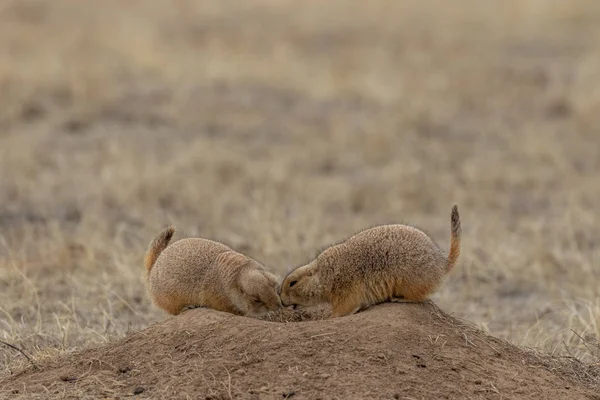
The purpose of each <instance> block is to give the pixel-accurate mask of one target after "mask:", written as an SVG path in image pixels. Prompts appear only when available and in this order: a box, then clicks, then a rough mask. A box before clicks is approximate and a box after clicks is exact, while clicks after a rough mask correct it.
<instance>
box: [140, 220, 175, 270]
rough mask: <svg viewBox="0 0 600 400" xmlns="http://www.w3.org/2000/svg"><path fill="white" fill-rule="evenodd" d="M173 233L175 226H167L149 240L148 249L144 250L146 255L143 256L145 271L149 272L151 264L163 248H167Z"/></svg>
mask: <svg viewBox="0 0 600 400" xmlns="http://www.w3.org/2000/svg"><path fill="white" fill-rule="evenodd" d="M174 233H175V227H173V226H169V227H168V228H166V229H164V230H163V231H162V232H161V233H159V234H158V235H157V236H156V237H155V238H154V239H153V240H152V242H150V245H149V246H148V250H147V251H146V256H145V257H144V266H145V267H146V272H147V273H148V274H149V273H150V270H151V269H152V266H153V265H154V263H155V262H156V259H157V258H158V256H159V255H160V253H162V251H163V250H164V249H166V248H167V246H168V245H169V242H170V241H171V238H172V237H173V234H174Z"/></svg>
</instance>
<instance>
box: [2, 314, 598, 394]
mask: <svg viewBox="0 0 600 400" xmlns="http://www.w3.org/2000/svg"><path fill="white" fill-rule="evenodd" d="M292 321H294V322H292ZM587 373H588V372H586V371H585V367H584V366H583V365H582V364H579V363H577V362H575V361H570V362H566V361H565V362H563V361H557V360H556V359H552V358H550V357H549V356H541V355H539V354H537V353H535V352H533V351H529V350H525V349H521V348H518V347H515V346H513V345H511V344H509V343H507V342H505V341H502V340H500V339H497V338H494V337H491V336H489V335H487V334H485V333H484V332H482V331H480V330H478V329H476V328H475V327H473V326H471V325H470V324H468V323H466V322H463V321H461V320H458V319H456V318H454V317H452V316H450V315H449V314H447V313H445V312H444V311H442V310H440V309H439V308H438V307H437V306H436V305H435V304H434V303H433V302H427V303H423V304H383V305H379V306H376V307H372V308H370V309H368V310H366V311H363V312H360V313H358V314H355V315H351V316H347V317H342V318H336V319H330V318H329V310H328V309H326V308H316V309H313V310H302V311H291V310H283V311H281V312H280V313H278V314H276V315H271V316H270V317H268V318H266V319H265V320H259V319H252V318H246V317H239V316H234V315H231V314H226V313H221V312H216V311H213V310H208V309H194V310H189V311H186V312H184V313H182V314H181V315H179V316H176V317H169V318H167V319H165V320H164V321H162V322H159V323H156V324H154V325H152V326H150V327H149V328H147V329H145V330H143V331H140V332H137V333H133V334H130V335H129V336H127V337H125V338H124V339H122V340H118V341H115V342H113V343H109V344H107V345H104V346H102V347H99V348H94V349H88V350H85V351H81V352H79V353H76V354H72V355H70V356H62V357H60V358H57V359H54V360H50V361H48V362H46V363H44V364H43V365H38V366H37V368H34V367H30V368H28V369H26V370H24V371H22V372H20V373H17V374H15V375H13V376H11V377H8V378H6V379H5V380H4V381H3V382H0V395H7V396H8V395H10V396H12V397H14V398H99V397H102V398H115V399H116V398H131V397H136V398H140V399H185V398H194V399H231V398H236V399H242V398H243V399H286V398H293V399H319V398H320V399H524V398H527V399H548V398H552V399H554V400H558V399H570V400H571V399H600V396H599V395H598V394H596V391H595V390H594V388H593V387H592V386H591V384H589V383H586V382H585V380H584V379H580V378H579V377H585V376H586V374H587Z"/></svg>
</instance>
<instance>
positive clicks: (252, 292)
mask: <svg viewBox="0 0 600 400" xmlns="http://www.w3.org/2000/svg"><path fill="white" fill-rule="evenodd" d="M174 233H175V228H174V227H169V228H166V229H165V230H163V231H162V232H161V233H159V234H158V235H157V236H156V237H155V238H154V240H152V242H150V245H149V247H148V250H147V252H146V256H145V258H144V264H145V267H146V271H147V272H146V280H147V285H148V292H149V294H150V297H151V299H152V301H153V302H154V304H156V305H157V306H158V307H160V308H162V309H163V310H165V311H167V312H168V313H170V314H173V315H177V314H179V313H181V312H182V311H183V310H184V309H187V308H194V307H208V308H212V309H215V310H219V311H224V312H229V313H232V314H236V315H245V316H250V317H258V316H261V315H264V314H266V313H267V312H268V311H276V310H278V309H279V308H280V307H281V300H280V298H279V295H278V294H277V290H278V287H279V280H278V279H277V277H276V276H274V275H273V274H272V273H270V272H269V271H267V270H266V269H265V267H263V266H262V265H261V264H259V263H258V262H257V261H255V260H253V259H251V258H249V257H246V256H245V255H243V254H241V253H238V252H236V251H234V250H232V249H231V248H229V247H228V246H226V245H224V244H222V243H218V242H215V241H212V240H208V239H201V238H187V239H181V240H178V241H176V242H173V243H172V244H171V245H169V242H170V241H171V238H172V237H173V234H174Z"/></svg>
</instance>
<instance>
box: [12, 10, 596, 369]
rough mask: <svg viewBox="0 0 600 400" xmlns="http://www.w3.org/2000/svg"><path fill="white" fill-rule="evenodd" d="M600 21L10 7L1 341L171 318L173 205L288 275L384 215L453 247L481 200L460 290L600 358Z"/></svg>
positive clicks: (580, 15)
mask: <svg viewBox="0 0 600 400" xmlns="http://www.w3.org/2000/svg"><path fill="white" fill-rule="evenodd" d="M251 4H252V5H251ZM367 4H368V5H367ZM599 36H600V4H599V3H598V2H597V1H594V0H589V1H569V2H562V1H541V0H537V1H536V0H519V1H517V0H512V1H505V2H478V1H475V0H461V1H459V2H453V3H452V4H450V3H448V4H445V3H441V2H432V1H424V2H423V1H416V0H414V1H404V2H397V3H392V2H385V1H373V2H368V3H367V2H359V1H355V2H352V3H351V4H350V3H349V2H348V1H345V2H342V1H331V2H327V3H324V2H318V1H314V2H290V1H261V2H248V3H245V2H216V1H215V2H200V1H176V2H168V3H167V2H158V1H148V0H144V1H142V0H135V1H133V0H132V1H128V2H117V1H115V0H106V1H103V2H96V3H92V2H80V1H75V0H62V1H60V2H47V1H32V0H20V1H18V2H16V1H13V2H8V3H6V5H5V6H4V7H2V9H1V11H0V55H1V56H2V59H3V60H4V62H3V63H1V64H0V88H1V89H0V93H1V95H0V174H1V175H0V177H1V180H0V205H1V208H0V340H3V341H6V342H9V343H12V344H14V345H17V346H19V347H20V348H22V349H24V350H25V351H26V352H27V353H28V354H31V355H32V356H33V357H34V359H35V360H40V359H42V358H44V357H47V356H52V355H54V354H57V353H60V352H65V351H72V350H75V349H78V348H81V347H85V346H92V345H95V344H97V343H100V342H105V341H108V340H110V339H111V338H114V337H118V336H122V335H124V334H125V333H126V332H128V331H131V330H138V329H141V328H143V327H145V326H148V325H149V324H151V323H152V322H154V321H156V320H159V319H161V318H164V316H165V315H164V314H162V313H161V312H160V311H159V310H157V309H156V308H154V307H153V306H152V305H151V304H150V302H149V300H148V299H147V297H146V294H145V288H144V285H143V281H142V279H141V274H142V270H143V268H142V257H143V252H144V250H145V247H146V245H147V243H148V242H149V240H150V239H151V238H152V237H153V235H154V234H155V233H156V232H157V231H158V230H160V229H161V228H162V227H163V226H164V225H166V224H167V223H172V224H174V225H175V226H176V227H177V228H178V232H179V233H178V237H182V235H200V236H204V237H209V238H213V239H217V240H222V241H224V242H226V243H228V244H229V245H231V246H234V247H235V248H237V249H238V250H240V251H244V252H246V253H248V254H249V255H251V256H253V257H255V258H257V259H258V260H260V261H262V262H264V263H265V264H267V265H269V266H271V267H272V268H273V269H275V270H277V271H279V272H284V271H286V270H287V269H289V268H291V267H292V266H296V265H300V264H302V263H304V262H307V261H308V260H309V259H310V258H311V257H313V256H314V255H315V254H316V252H317V251H318V250H319V249H320V248H322V247H324V246H326V245H328V244H330V243H332V242H335V241H338V240H340V239H341V238H344V237H346V236H348V235H350V234H352V233H353V232H354V231H355V230H358V229H361V228H364V227H367V226H372V225H376V224H380V223H388V222H401V221H407V222H411V223H414V224H417V225H418V226H421V227H423V228H425V229H426V230H427V231H429V232H430V233H431V234H432V235H433V236H434V237H435V238H436V239H437V240H438V241H439V242H440V244H441V245H443V246H447V240H448V236H449V216H450V208H451V205H452V203H453V202H455V201H456V202H457V203H458V204H459V206H460V210H461V217H462V221H463V231H464V242H463V243H464V246H463V253H462V256H461V259H460V261H459V265H458V266H457V268H456V271H455V273H453V275H452V276H450V277H449V279H448V281H447V284H446V285H445V286H444V287H443V289H442V290H441V291H440V292H439V293H438V294H436V295H435V297H434V300H435V301H436V303H437V304H439V305H440V306H441V307H442V308H443V309H446V310H449V311H452V312H454V313H455V314H456V315H458V316H460V317H465V318H467V319H469V320H471V321H474V322H476V323H477V324H479V325H480V326H483V327H485V328H486V329H487V330H489V331H490V332H491V333H493V334H494V335H496V336H499V337H502V338H506V339H509V340H511V341H512V342H515V343H518V344H522V345H527V346H532V347H537V348H541V349H543V350H545V351H547V352H550V353H553V354H567V355H569V354H570V355H571V356H573V357H577V358H580V359H582V360H584V361H586V362H590V363H597V362H599V361H600V351H599V348H598V339H599V336H600V331H599V329H600V294H599V288H600V268H599V266H598V259H599V258H598V257H599V256H600V242H599V239H598V238H600V220H599V215H600V213H599V211H600V206H599V205H598V201H597V199H598V197H600V179H598V171H600V162H599V160H600V155H599V154H598V152H599V149H600V146H598V143H597V142H598V136H597V123H596V121H597V118H598V117H597V115H598V112H599V111H600V90H599V87H598V82H600V40H598V38H599ZM3 350H4V349H3ZM6 350H7V351H2V352H0V368H3V369H4V371H5V372H7V373H8V371H11V370H15V369H18V368H19V367H20V366H21V365H22V363H23V362H24V361H23V357H22V356H21V355H20V354H19V353H17V352H13V351H12V350H9V349H6ZM1 371H2V370H1V369H0V374H1V373H2V372H1Z"/></svg>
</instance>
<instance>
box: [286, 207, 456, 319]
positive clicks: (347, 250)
mask: <svg viewBox="0 0 600 400" xmlns="http://www.w3.org/2000/svg"><path fill="white" fill-rule="evenodd" d="M450 222H451V223H450V251H449V253H448V255H446V254H445V253H444V252H443V250H442V249H440V247H439V246H438V245H437V244H436V243H435V242H434V241H433V239H431V238H430V237H429V236H428V235H427V234H426V233H424V232H422V231H421V230H419V229H417V228H414V227H412V226H407V225H400V224H396V225H382V226H377V227H374V228H370V229H366V230H364V231H361V232H359V233H357V234H355V235H354V236H352V237H350V238H349V239H347V240H346V241H344V242H342V243H340V244H338V245H334V246H331V247H329V248H327V249H326V250H324V251H323V252H322V253H320V254H319V255H318V256H317V258H316V259H315V260H313V261H312V262H310V263H308V264H307V265H304V266H301V267H298V268H296V269H295V270H293V271H292V272H290V273H289V274H288V275H287V276H286V277H285V279H284V280H283V282H282V285H281V289H280V296H281V301H282V304H283V306H290V305H291V306H294V308H295V307H296V306H311V305H316V304H319V303H329V304H330V305H331V308H332V317H340V316H344V315H349V314H353V313H355V312H357V311H359V310H361V309H364V308H367V307H369V306H371V305H375V304H379V303H384V302H389V301H392V302H421V301H424V300H426V299H427V298H428V297H429V296H430V295H431V294H432V293H433V292H434V291H435V290H436V289H437V288H438V287H439V285H440V284H441V283H442V278H443V277H444V275H446V273H448V272H449V271H450V270H451V269H452V268H453V267H454V265H455V264H456V261H457V259H458V256H459V255H460V237H461V226H460V217H459V214H458V207H457V206H456V205H454V206H453V207H452V213H451V218H450Z"/></svg>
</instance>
